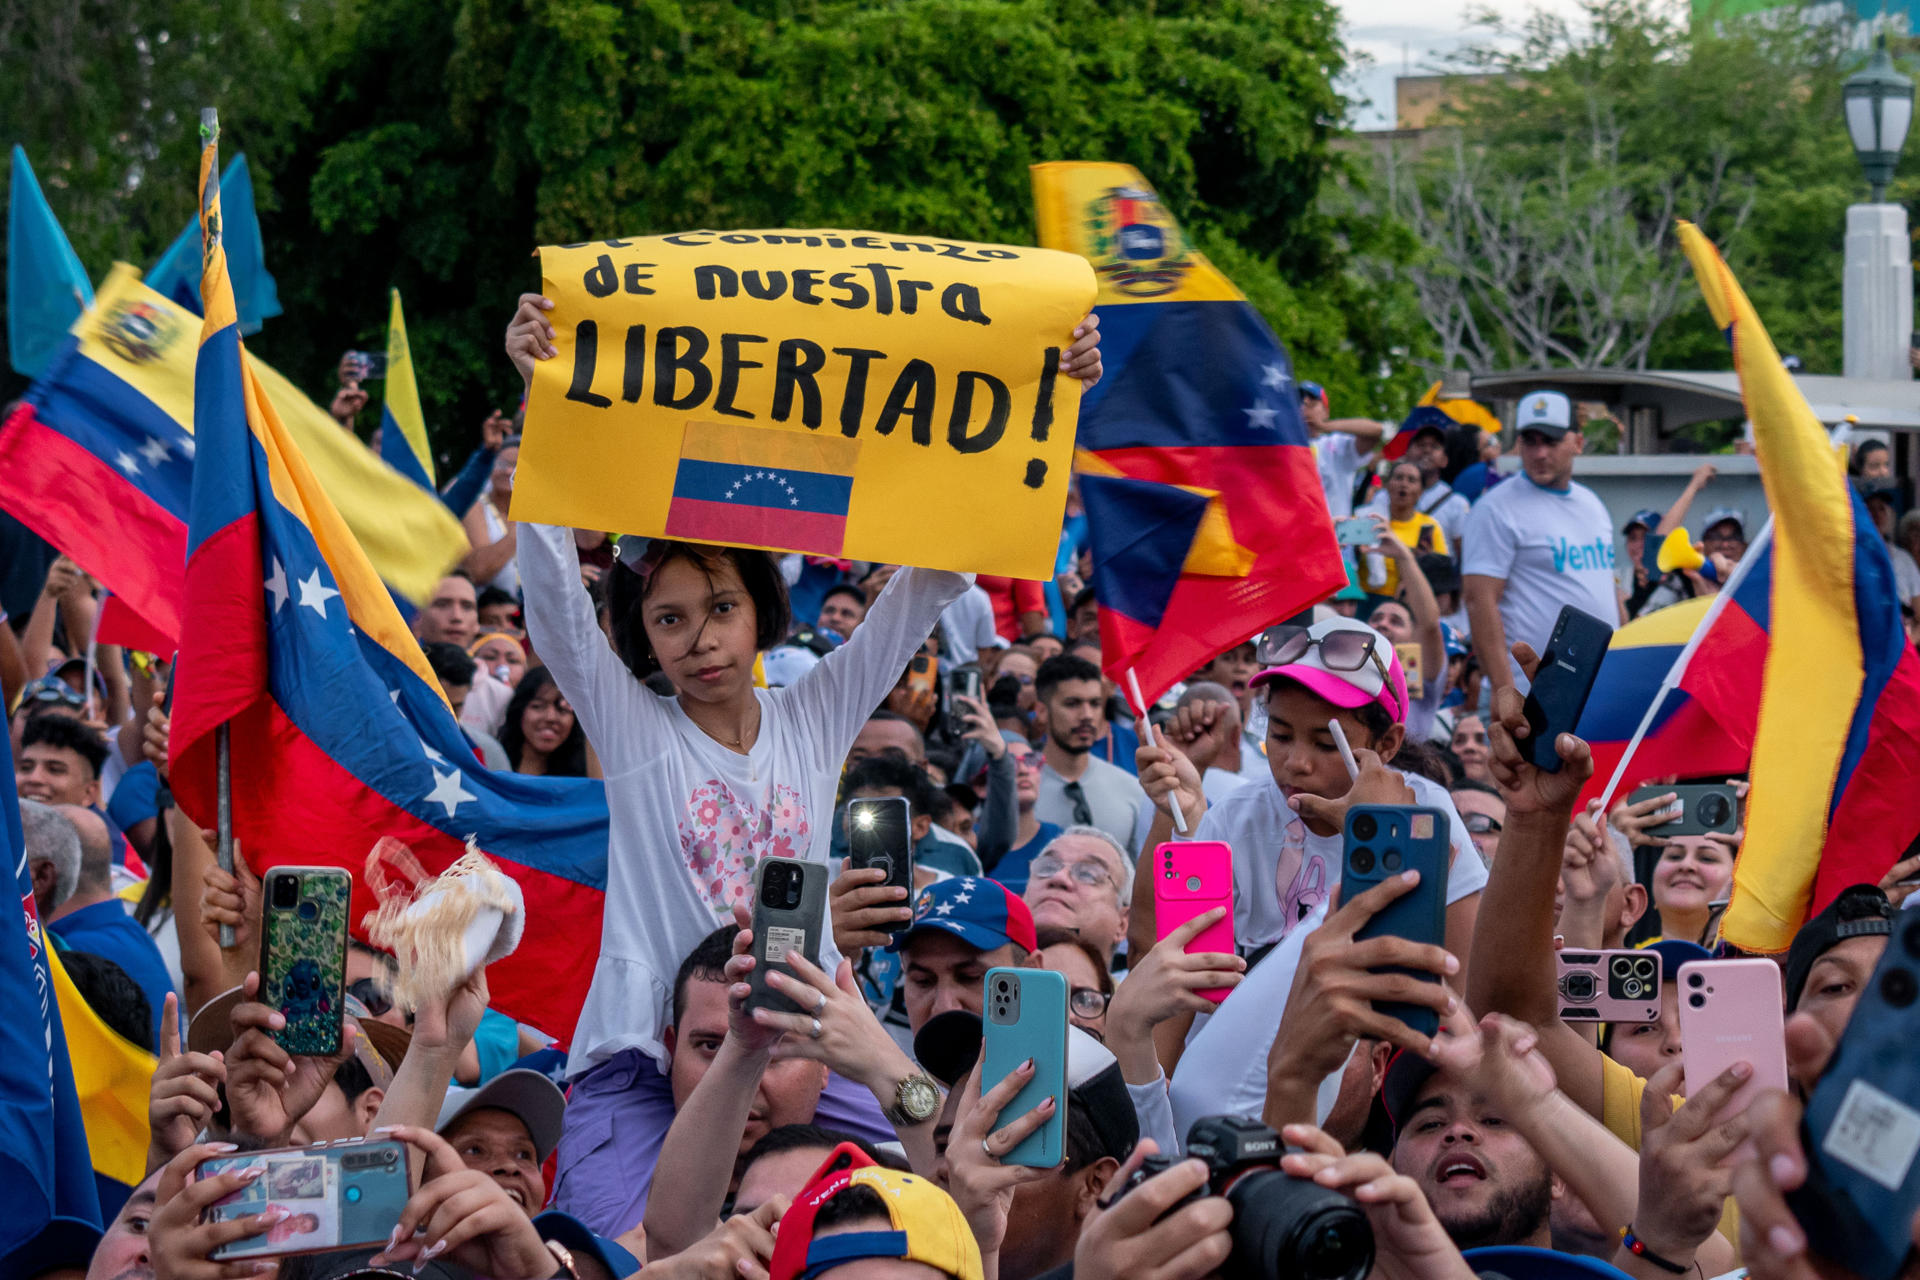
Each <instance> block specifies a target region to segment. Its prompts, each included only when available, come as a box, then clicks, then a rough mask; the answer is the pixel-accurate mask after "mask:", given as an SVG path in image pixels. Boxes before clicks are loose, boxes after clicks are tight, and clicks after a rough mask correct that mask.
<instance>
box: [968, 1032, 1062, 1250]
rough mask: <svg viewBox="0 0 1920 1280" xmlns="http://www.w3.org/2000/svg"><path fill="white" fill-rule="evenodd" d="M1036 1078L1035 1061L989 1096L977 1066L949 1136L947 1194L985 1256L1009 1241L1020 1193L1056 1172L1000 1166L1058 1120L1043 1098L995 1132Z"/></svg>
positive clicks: (1049, 1101) (970, 1074)
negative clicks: (1008, 1109) (1011, 1212)
mask: <svg viewBox="0 0 1920 1280" xmlns="http://www.w3.org/2000/svg"><path fill="white" fill-rule="evenodd" d="M1032 1078H1033V1059H1031V1058H1029V1059H1027V1061H1025V1062H1024V1063H1022V1064H1021V1065H1020V1066H1018V1067H1016V1068H1015V1069H1014V1070H1013V1071H1012V1072H1011V1073H1010V1074H1008V1076H1007V1078H1006V1079H1004V1080H1002V1081H1000V1083H998V1084H996V1085H994V1086H993V1088H991V1089H989V1090H987V1091H986V1092H985V1093H984V1094H983V1093H981V1092H980V1064H979V1063H978V1062H976V1063H974V1064H973V1070H971V1071H969V1072H968V1073H967V1078H966V1080H965V1081H964V1082H962V1084H961V1086H960V1110H959V1113H958V1114H957V1115H956V1116H955V1117H954V1121H953V1131H952V1132H951V1133H950V1134H949V1135H948V1137H947V1190H948V1191H949V1192H950V1193H951V1194H952V1196H953V1202H954V1203H955V1204H957V1205H959V1206H960V1212H961V1213H963V1214H965V1215H966V1218H967V1225H968V1226H969V1227H971V1228H972V1229H973V1236H974V1239H975V1240H977V1241H979V1243H980V1252H981V1253H982V1254H983V1255H993V1254H997V1253H998V1252H999V1251H1000V1246H1001V1245H1002V1244H1004V1243H1005V1242H1006V1238H1007V1213H1008V1211H1009V1210H1010V1209H1011V1208H1012V1207H1013V1193H1014V1190H1015V1189H1016V1188H1018V1187H1019V1186H1020V1184H1022V1183H1024V1182H1036V1181H1038V1180H1039V1179H1041V1178H1045V1177H1048V1176H1050V1175H1051V1174H1052V1173H1053V1170H1051V1169H1034V1168H1030V1167H1028V1166H1026V1165H1018V1164H1001V1163H1000V1161H1001V1159H1002V1158H1003V1157H1005V1156H1006V1154H1007V1153H1008V1152H1009V1151H1011V1150H1013V1148H1014V1147H1016V1146H1018V1145H1019V1144H1020V1142H1021V1141H1022V1140H1024V1139H1025V1138H1026V1137H1027V1136H1028V1135H1029V1134H1031V1133H1033V1132H1034V1131H1035V1130H1037V1129H1039V1128H1040V1126H1041V1125H1043V1124H1045V1123H1046V1122H1047V1121H1048V1120H1049V1119H1051V1118H1052V1116H1053V1112H1054V1105H1055V1104H1054V1101H1053V1099H1052V1098H1043V1099H1041V1102H1040V1105H1039V1106H1037V1107H1034V1108H1033V1109H1032V1110H1030V1111H1028V1112H1026V1113H1025V1114H1023V1115H1020V1116H1018V1117H1016V1118H1015V1119H1014V1120H1013V1121H1012V1122H1011V1123H1009V1124H1007V1125H1005V1126H1003V1127H1000V1128H995V1127H994V1126H995V1125H997V1124H999V1121H1000V1113H1001V1112H1002V1111H1004V1110H1006V1107H1007V1104H1008V1103H1010V1102H1012V1101H1013V1098H1014V1095H1015V1094H1017V1093H1019V1092H1020V1090H1021V1089H1023V1088H1025V1087H1026V1084H1027V1081H1029V1080H1031V1079H1032Z"/></svg>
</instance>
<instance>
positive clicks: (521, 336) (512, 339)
mask: <svg viewBox="0 0 1920 1280" xmlns="http://www.w3.org/2000/svg"><path fill="white" fill-rule="evenodd" d="M551 310H553V300H552V299H550V298H543V297H541V296H540V295H539V294H537V293H523V294H521V295H520V302H519V305H518V306H516V307H515V308H514V312H513V319H512V320H511V321H509V322H508V323H507V339H506V346H507V358H508V359H510V360H512V361H513V367H514V368H516V369H518V370H519V371H520V378H521V380H522V381H523V382H526V383H527V384H528V385H529V386H531V385H532V383H533V366H534V363H535V362H536V361H540V360H551V359H553V358H554V357H555V356H557V355H559V354H560V349H559V348H558V347H556V346H554V345H553V324H552V322H551V321H549V320H548V319H547V312H549V311H551Z"/></svg>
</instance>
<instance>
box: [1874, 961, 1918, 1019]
mask: <svg viewBox="0 0 1920 1280" xmlns="http://www.w3.org/2000/svg"><path fill="white" fill-rule="evenodd" d="M1917 994H1920V987H1916V986H1915V984H1914V981H1913V975H1912V974H1911V973H1908V972H1907V971H1906V970H1905V969H1889V970H1887V976H1886V977H1884V978H1882V979H1880V995H1881V997H1882V998H1884V999H1885V1000H1886V1002H1887V1003H1888V1004H1890V1005H1892V1006H1893V1007H1894V1008H1896V1009H1904V1008H1906V1007H1907V1006H1908V1005H1910V1004H1912V1003H1913V998H1914V996H1915V995H1917Z"/></svg>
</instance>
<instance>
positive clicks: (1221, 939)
mask: <svg viewBox="0 0 1920 1280" xmlns="http://www.w3.org/2000/svg"><path fill="white" fill-rule="evenodd" d="M1153 862H1154V872H1155V874H1154V877H1153V927H1154V929H1155V931H1156V935H1155V936H1156V940H1159V939H1164V938H1165V937H1166V936H1167V935H1168V934H1170V933H1172V932H1173V931H1174V930H1175V929H1178V928H1179V927H1180V926H1181V925H1183V924H1185V923H1186V922H1187V921H1189V920H1191V919H1193V918H1194V917H1195V916H1197V915H1201V914H1203V913H1205V912H1208V911H1211V910H1213V909H1214V908H1215V907H1225V908H1226V909H1227V914H1226V915H1225V916H1223V917H1222V918H1221V919H1220V920H1218V921H1216V922H1215V923H1213V924H1211V925H1209V926H1207V927H1206V928H1205V929H1203V930H1202V931H1201V932H1200V933H1199V934H1198V935H1197V936H1196V937H1195V938H1194V939H1193V941H1192V942H1189V943H1188V944H1187V945H1186V953H1187V954H1188V955H1197V954H1199V953H1200V952H1203V951H1215V952H1222V953H1224V954H1226V955H1233V954H1234V952H1235V948H1234V944H1233V849H1232V848H1231V847H1230V846H1228V845H1225V844H1222V843H1221V842H1220V841H1218V840H1169V841H1167V843H1165V844H1163V845H1161V846H1160V847H1159V848H1157V849H1155V850H1154V851H1153ZM1231 990H1232V988H1231V987H1213V988H1210V989H1208V990H1205V991H1197V992H1195V993H1194V994H1195V995H1198V996H1200V997H1201V998H1202V999H1205V1000H1211V1001H1213V1002H1214V1003H1215V1004H1219V1003H1220V1002H1221V1001H1222V1000H1225V999H1226V998H1227V993H1228V992H1229V991H1231Z"/></svg>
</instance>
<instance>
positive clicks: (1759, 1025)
mask: <svg viewBox="0 0 1920 1280" xmlns="http://www.w3.org/2000/svg"><path fill="white" fill-rule="evenodd" d="M1676 980H1677V981H1678V983H1679V988H1680V1059H1681V1062H1682V1063H1684V1064H1685V1067H1686V1077H1687V1096H1688V1097H1689V1098H1691V1097H1693V1096H1694V1095H1695V1094H1697V1093H1699V1092H1700V1091H1701V1090H1702V1089H1704V1088H1706V1087H1707V1086H1708V1085H1710V1084H1712V1083H1713V1082H1714V1079H1715V1078H1716V1077H1717V1076H1719V1074H1720V1073H1721V1072H1723V1071H1725V1070H1726V1069H1727V1068H1728V1067H1731V1066H1732V1065H1733V1064H1734V1063H1736V1062H1744V1063H1746V1064H1747V1065H1748V1066H1750V1067H1752V1068H1753V1074H1752V1075H1751V1076H1748V1077H1747V1081H1746V1083H1745V1084H1743V1085H1741V1086H1740V1087H1739V1088H1738V1089H1737V1090H1735V1091H1734V1094H1733V1097H1731V1098H1729V1099H1728V1100H1727V1105H1726V1106H1725V1107H1723V1108H1721V1110H1720V1112H1719V1114H1718V1115H1716V1116H1715V1117H1714V1119H1713V1122H1714V1123H1715V1124H1725V1123H1726V1122H1727V1121H1729V1120H1731V1119H1733V1118H1734V1117H1735V1116H1737V1115H1739V1114H1740V1113H1741V1112H1743V1111H1745V1110H1746V1109H1747V1107H1748V1106H1749V1105H1750V1104H1751V1103H1752V1102H1753V1099H1754V1097H1755V1095H1757V1094H1758V1093H1759V1092H1760V1091H1761V1090H1762V1089H1785V1088H1786V1087H1787V1039H1786V1032H1785V1029H1784V1028H1785V1017H1784V1015H1783V1014H1782V1012H1781V1009H1782V1007H1783V1005H1784V1004H1785V998H1784V995H1783V988H1782V985H1781V981H1780V966H1779V965H1777V964H1775V963H1774V962H1773V961H1771V960H1690V961H1688V962H1687V963H1686V964H1683V965H1681V966H1680V972H1679V974H1678V976H1677V979H1676ZM1754 1150H1755V1148H1754V1146H1753V1143H1752V1142H1751V1141H1748V1142H1743V1143H1741V1144H1740V1146H1739V1147H1738V1148H1737V1149H1736V1150H1735V1151H1734V1154H1733V1156H1732V1157H1731V1158H1730V1161H1732V1160H1740V1159H1744V1158H1746V1157H1747V1156H1750V1155H1752V1154H1753V1152H1754ZM1730 1161H1728V1162H1730ZM1728 1162H1723V1163H1728Z"/></svg>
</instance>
